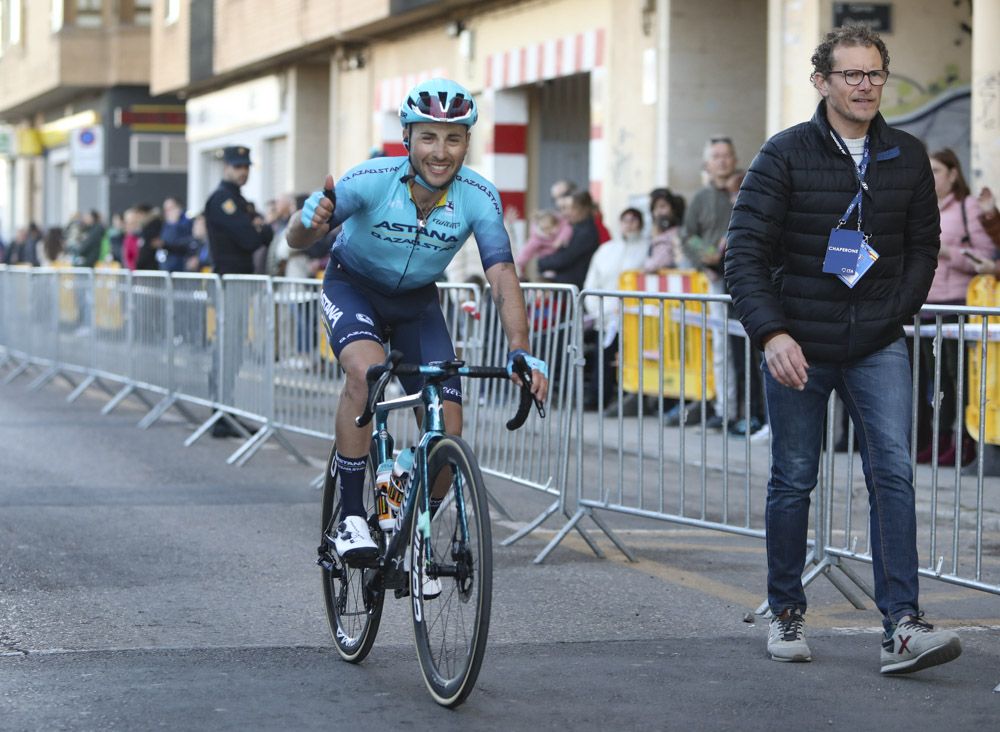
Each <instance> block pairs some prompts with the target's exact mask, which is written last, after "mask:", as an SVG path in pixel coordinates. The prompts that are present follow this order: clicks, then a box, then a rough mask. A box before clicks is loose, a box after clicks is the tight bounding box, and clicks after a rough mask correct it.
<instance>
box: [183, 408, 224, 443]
mask: <svg viewBox="0 0 1000 732" xmlns="http://www.w3.org/2000/svg"><path fill="white" fill-rule="evenodd" d="M223 415H225V412H223V411H220V410H216V411H215V412H212V416H211V417H209V418H208V419H206V420H205V421H204V422H203V423H202V424H201V426H200V427H198V428H197V429H196V430H195V431H194V432H192V433H191V434H190V435H189V436H188V438H187V439H186V440H184V447H191V445H193V444H194V443H196V442H197V441H198V440H200V439H201V437H202V435H204V434H205V433H206V432H208V431H209V430H210V429H212V427H214V426H215V423H216V422H218V421H219V420H220V419H222V417H223Z"/></svg>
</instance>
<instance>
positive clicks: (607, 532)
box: [590, 511, 639, 562]
mask: <svg viewBox="0 0 1000 732" xmlns="http://www.w3.org/2000/svg"><path fill="white" fill-rule="evenodd" d="M590 520H591V521H593V522H594V523H595V524H597V527H598V528H599V529H600V530H601V531H603V532H604V535H605V536H606V537H608V538H609V539H610V540H611V543H612V544H614V545H615V546H616V547H618V551H620V552H621V553H622V554H624V555H625V557H626V558H627V559H628V560H629V561H630V562H637V561H639V560H637V559H636V558H635V555H634V554H632V552H630V551H629V549H628V547H627V546H625V543H624V542H623V541H622V540H621V539H619V538H618V536H617V534H615V532H613V531H612V530H611V529H610V528H608V526H607V525H606V524H605V523H604V522H603V521H601V519H599V518H598V517H597V514H596V513H594V512H593V511H591V512H590Z"/></svg>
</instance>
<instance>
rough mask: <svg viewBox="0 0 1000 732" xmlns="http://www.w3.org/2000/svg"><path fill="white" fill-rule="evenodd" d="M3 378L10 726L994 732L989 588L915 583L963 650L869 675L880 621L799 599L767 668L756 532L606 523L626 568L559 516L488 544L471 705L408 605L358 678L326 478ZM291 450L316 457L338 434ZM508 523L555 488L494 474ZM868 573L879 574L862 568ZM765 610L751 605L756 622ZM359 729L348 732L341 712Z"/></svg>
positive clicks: (4, 650) (3, 644)
mask: <svg viewBox="0 0 1000 732" xmlns="http://www.w3.org/2000/svg"><path fill="white" fill-rule="evenodd" d="M27 382H28V379H27V377H23V376H22V377H20V378H19V379H18V380H16V381H14V382H13V383H12V384H10V385H7V386H0V446H2V449H0V730H4V731H6V730H17V731H18V732H19V731H20V730H142V729H152V728H163V729H171V730H237V729H238V730H282V731H284V732H287V731H290V730H313V729H315V730H334V729H335V730H345V729H359V730H368V729H376V728H379V727H387V726H388V725H393V726H403V727H407V728H413V729H425V728H430V727H432V726H433V727H434V728H435V729H446V730H447V729H511V730H520V729H527V728H532V729H537V730H543V729H566V728H573V729H599V728H600V729H603V728H607V727H608V726H609V725H612V726H614V727H616V728H621V729H638V728H643V729H655V730H660V729H738V730H757V729H760V730H765V729H766V730H772V729H774V728H776V727H788V728H791V729H795V728H800V729H816V728H819V727H826V728H830V729H846V728H855V729H886V730H895V729H901V730H925V729H927V730H940V729H948V730H950V731H957V730H965V729H969V730H971V729H976V730H982V729H995V728H996V725H997V721H996V720H997V719H1000V692H995V691H994V689H995V688H996V687H998V685H1000V660H998V659H1000V600H998V598H997V597H996V596H993V595H988V594H985V593H981V592H976V591H972V590H966V589H963V588H958V587H954V586H949V585H944V584H941V583H937V582H933V581H924V582H923V594H924V604H925V607H926V608H927V610H928V613H929V614H930V615H931V616H932V619H933V620H935V621H936V622H940V623H941V624H943V625H948V626H949V627H955V628H959V629H960V632H961V634H962V638H963V643H964V645H965V652H964V654H963V656H962V657H961V658H960V659H959V660H957V661H956V662H954V663H952V664H950V665H947V666H943V667H940V668H937V669H931V670H928V671H925V672H923V673H921V674H915V675H913V676H910V677H901V678H885V677H882V676H880V675H879V673H878V630H877V626H878V616H877V614H876V613H875V612H874V611H873V610H872V609H868V610H863V611H858V610H855V609H853V608H852V607H851V605H850V604H848V603H847V602H846V601H845V600H844V598H843V597H842V596H841V595H839V594H838V593H837V592H836V591H835V590H834V589H833V588H832V586H831V585H830V584H829V583H827V582H826V581H825V580H823V579H821V580H818V581H817V582H816V583H815V584H814V585H812V586H811V587H810V591H809V595H810V602H811V610H810V614H809V616H808V619H809V628H808V633H809V638H810V644H811V646H812V649H813V654H814V656H815V661H814V662H813V663H811V664H796V665H786V664H778V663H774V662H772V661H770V660H768V659H767V657H766V655H765V653H764V643H765V638H766V632H767V628H766V622H764V621H763V620H762V619H760V618H757V619H756V622H746V621H745V618H746V616H747V613H750V612H751V611H752V610H753V609H754V608H755V607H756V606H757V605H758V604H759V603H760V601H761V599H762V598H761V593H762V587H763V582H764V572H765V570H764V555H763V550H762V547H761V545H760V542H759V541H756V540H751V539H743V538H739V537H730V536H720V535H717V534H712V533H709V532H703V531H698V530H692V529H684V528H672V527H669V526H663V525H658V524H656V523H654V522H651V521H646V520H625V519H619V520H617V521H612V523H613V524H614V525H615V526H616V528H617V529H618V530H619V532H620V533H621V535H622V537H623V538H625V540H626V541H627V542H628V543H629V545H630V546H631V547H632V548H633V550H634V551H635V552H636V554H637V556H638V557H639V560H640V561H639V562H638V563H635V564H632V563H629V562H627V561H625V559H624V558H623V557H622V556H621V555H620V554H618V553H616V552H615V550H614V548H613V547H612V546H611V544H610V543H609V542H607V541H606V540H604V539H602V538H600V537H599V532H595V533H594V534H593V535H594V536H595V538H598V540H599V542H600V544H601V546H602V547H603V548H604V549H605V550H606V552H607V558H605V559H598V558H596V557H594V556H593V554H591V553H590V551H589V550H588V549H587V547H586V545H585V544H584V543H583V542H582V541H581V540H580V538H579V537H576V536H570V537H569V538H568V539H567V540H566V541H565V542H564V543H563V544H562V545H561V546H560V547H559V548H558V549H557V550H556V551H555V552H554V553H553V554H552V555H551V556H550V558H549V559H548V561H547V562H545V563H544V564H542V565H534V564H532V562H531V559H532V558H533V557H534V556H535V555H536V554H537V553H538V551H539V550H540V549H541V547H542V546H544V544H545V543H546V542H547V541H548V539H549V538H551V536H552V534H553V532H554V530H556V529H557V528H558V527H559V521H557V520H556V519H555V518H553V519H550V521H549V522H548V523H546V524H545V527H544V529H543V530H542V531H539V532H536V533H534V534H532V535H531V536H529V537H528V538H526V539H524V540H523V541H521V542H519V543H517V544H515V545H513V546H512V547H506V548H502V547H499V546H497V547H496V548H495V552H494V559H495V564H496V571H495V590H494V610H493V619H492V626H491V630H490V645H489V649H488V651H487V655H486V661H485V663H484V666H483V670H482V673H481V675H480V679H479V684H478V686H477V688H476V690H475V691H474V692H473V694H472V695H471V697H470V698H469V700H468V701H467V702H466V704H465V705H464V706H463V707H461V708H460V709H459V710H457V711H448V710H443V709H441V708H439V707H437V706H436V705H435V704H434V703H433V701H432V700H431V699H430V697H429V695H428V694H427V693H426V690H425V689H424V685H423V681H422V679H421V677H420V673H419V668H418V664H417V660H416V655H415V651H414V649H413V642H412V632H411V629H410V625H409V618H408V616H407V614H406V612H407V608H408V606H407V605H406V604H405V603H404V602H395V601H389V602H387V607H386V614H385V617H384V619H383V624H382V629H381V631H380V634H379V639H378V641H377V642H376V646H375V649H374V650H373V652H372V654H371V656H370V657H369V659H368V660H367V661H366V662H364V663H363V664H361V665H359V666H350V665H348V664H345V663H343V662H342V661H340V660H339V657H338V656H337V654H336V652H335V650H334V649H333V647H332V644H331V642H330V639H329V631H328V629H327V625H326V618H325V613H324V610H323V602H322V597H321V594H320V578H319V570H318V569H317V568H316V567H315V566H314V564H313V558H314V556H315V546H316V542H317V535H318V525H317V524H318V515H319V493H318V492H317V491H315V490H314V489H312V488H310V487H309V482H310V481H311V479H312V478H313V477H315V475H316V474H317V469H316V468H307V467H304V466H302V465H299V464H297V463H295V462H293V461H292V460H290V459H289V458H288V457H287V455H286V454H285V453H284V452H283V451H281V450H280V449H279V448H276V447H270V446H269V447H267V448H265V449H264V450H262V451H261V452H260V453H258V455H257V456H256V457H254V459H253V460H252V461H251V462H250V463H249V464H248V465H247V466H246V467H244V468H234V467H229V466H227V465H226V464H225V458H226V456H227V455H228V454H229V453H230V452H232V450H234V449H235V447H236V446H237V443H236V442H235V441H233V440H221V441H220V440H212V439H210V438H207V437H206V438H204V439H202V440H201V441H199V442H198V443H196V444H195V445H194V446H192V447H190V448H184V447H183V445H182V442H183V440H184V438H185V437H186V436H187V435H188V434H189V433H190V430H189V428H187V426H186V425H185V424H184V423H183V422H182V421H181V420H180V418H179V417H177V416H174V415H170V416H168V417H167V418H165V419H163V420H161V421H160V422H158V423H157V424H156V425H154V426H153V427H152V428H151V429H149V430H146V431H142V430H138V429H136V428H135V426H134V425H135V423H136V422H137V421H138V420H139V418H140V417H141V416H142V414H143V410H142V409H141V408H140V407H141V405H140V404H139V402H137V401H134V400H128V401H127V402H125V403H124V404H123V405H122V406H121V407H119V409H118V410H116V411H115V412H113V413H112V414H111V415H109V416H106V417H103V416H101V415H100V414H99V409H100V407H101V406H102V405H103V404H104V403H105V402H106V397H103V396H102V395H101V394H100V393H99V392H97V391H96V390H92V391H90V392H88V393H87V394H85V395H84V396H83V397H82V398H81V399H80V400H78V401H77V402H76V403H74V404H67V403H66V402H65V396H66V394H67V393H68V391H69V390H68V388H67V387H66V386H64V385H60V384H52V385H49V386H46V387H45V388H44V389H42V390H41V391H39V392H35V393H28V392H26V391H25V388H24V387H25V385H26V384H27ZM297 444H299V445H300V447H302V449H304V450H306V451H307V452H308V454H309V455H310V456H311V457H314V458H315V459H316V460H317V461H318V460H320V459H321V458H322V457H323V451H324V449H325V447H324V446H323V445H321V444H319V443H318V442H308V441H301V442H298V443H297ZM490 487H491V490H493V491H495V492H496V493H497V495H498V496H500V497H502V498H503V500H504V503H505V504H506V505H507V506H508V508H510V509H512V510H513V512H514V514H515V521H496V522H495V523H494V534H495V536H496V537H497V539H500V538H503V537H504V536H506V535H508V534H510V533H511V532H512V531H513V530H514V529H516V528H517V526H518V525H519V523H520V522H523V521H527V520H529V519H530V518H531V517H533V516H534V515H536V514H537V513H538V512H539V511H540V510H541V508H542V507H543V506H544V505H545V504H546V503H547V502H548V501H547V500H546V499H545V497H543V496H540V495H537V494H534V493H532V492H530V491H528V490H526V489H524V488H521V487H517V486H513V485H510V484H506V483H504V482H502V481H497V480H491V482H490ZM859 572H860V573H862V574H863V575H865V576H867V574H868V569H867V568H866V567H864V566H860V567H859ZM751 617H752V616H751ZM348 725H353V726H348Z"/></svg>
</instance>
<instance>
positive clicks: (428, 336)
mask: <svg viewBox="0 0 1000 732" xmlns="http://www.w3.org/2000/svg"><path fill="white" fill-rule="evenodd" d="M478 115H479V112H478V108H477V105H476V102H475V100H474V99H473V97H472V95H471V94H470V93H469V92H468V91H467V90H466V89H465V88H463V87H462V86H460V85H459V84H457V83H455V82H454V81H450V80H447V79H431V80H429V81H426V82H421V83H419V84H417V85H416V86H415V87H414V88H413V89H412V90H411V91H410V93H409V94H407V96H406V98H405V99H404V100H403V103H402V104H401V105H400V108H399V120H400V123H401V124H402V126H403V144H404V146H405V147H406V150H407V153H408V154H407V156H405V157H389V158H385V157H383V158H375V159H371V160H368V161H366V162H364V163H362V164H360V165H358V166H356V167H354V168H352V169H351V170H349V171H347V173H345V174H344V176H343V177H342V178H341V179H340V180H339V181H338V182H337V186H336V189H335V190H334V184H333V177H332V176H327V177H326V181H325V190H323V191H316V192H315V193H313V194H312V195H310V196H309V198H308V199H307V200H306V202H305V204H304V205H303V207H302V210H301V213H298V214H297V215H295V216H293V217H292V223H291V224H290V226H289V227H288V232H287V240H288V245H289V246H290V247H292V248H293V249H304V248H306V247H308V246H309V245H310V244H312V243H314V242H316V241H317V240H319V239H320V238H321V237H323V236H324V235H325V234H327V233H328V232H329V231H330V229H331V228H333V227H336V226H339V225H341V224H342V225H343V226H342V228H341V230H340V233H339V234H338V235H337V238H336V240H335V241H334V243H333V246H332V247H331V250H330V262H329V265H328V266H327V269H326V276H325V278H324V280H323V293H322V296H321V303H322V306H323V312H324V314H325V321H324V322H325V324H326V329H327V335H328V337H329V340H330V345H331V347H332V349H333V352H334V354H335V355H336V357H337V360H338V361H339V362H340V365H341V367H342V368H343V369H344V371H345V373H346V375H347V380H346V384H345V387H344V390H343V393H342V395H341V397H340V403H339V404H338V405H337V416H336V425H335V429H336V440H337V456H336V461H337V471H338V472H339V474H340V481H341V497H342V500H341V506H342V508H341V516H340V519H341V522H340V524H339V526H338V527H337V535H336V537H335V538H334V548H335V550H336V551H337V553H338V554H339V555H340V556H341V558H343V559H344V560H345V561H348V562H351V563H355V562H357V561H363V560H366V559H369V558H371V557H372V556H374V555H375V554H376V553H377V550H378V548H377V546H376V544H375V542H374V541H373V540H372V538H371V534H370V532H369V529H368V524H367V521H366V517H365V509H364V505H363V499H364V496H363V490H364V476H365V470H366V462H367V459H368V448H369V444H370V440H371V432H370V428H359V427H357V426H356V425H355V424H354V417H355V416H357V415H358V414H360V413H361V412H362V410H363V409H364V406H365V401H366V399H367V397H368V385H367V382H366V381H365V372H366V370H367V369H368V367H369V366H371V365H373V364H377V363H381V362H382V361H383V360H384V358H385V350H384V345H383V337H384V335H386V334H388V335H389V337H390V341H391V346H392V347H393V348H395V349H398V350H400V351H402V352H403V354H404V361H405V362H407V363H428V362H430V361H444V360H448V359H453V358H455V349H454V346H453V345H452V342H451V338H450V336H449V334H448V329H447V326H446V324H445V320H444V315H443V313H442V312H441V308H440V305H439V303H438V293H437V287H436V285H435V282H436V281H437V280H439V279H441V277H442V275H443V273H444V270H445V267H447V266H448V263H449V262H450V261H451V260H452V258H453V257H454V256H455V254H456V253H457V252H458V250H459V248H460V247H461V246H462V244H464V243H465V241H466V239H468V237H469V235H470V234H474V235H475V237H476V244H477V246H478V247H479V256H480V258H481V260H482V264H483V269H484V271H485V273H486V279H487V280H488V281H489V283H490V285H491V287H492V292H493V299H494V302H495V303H496V307H497V310H498V312H499V315H500V322H501V325H502V326H503V329H504V333H505V334H506V336H507V340H508V343H509V345H510V349H511V350H510V352H509V353H508V355H507V370H508V372H511V367H512V364H513V360H514V358H515V356H517V355H523V356H525V358H526V360H527V362H528V364H529V366H530V367H531V369H532V374H531V376H532V385H531V391H532V394H533V396H534V397H535V398H536V399H538V400H540V401H542V400H544V399H545V396H546V392H547V390H548V380H547V367H546V364H545V363H544V362H543V361H541V360H539V359H536V358H534V357H532V356H531V355H530V354H529V353H528V349H529V344H528V322H527V317H526V315H525V308H524V297H523V295H522V294H521V286H520V283H519V281H518V278H517V272H516V270H515V268H514V258H513V256H512V254H511V248H510V239H509V237H508V235H507V231H506V229H505V228H504V225H503V209H502V208H501V205H500V196H499V194H498V193H497V190H496V187H495V186H494V185H493V184H492V183H491V182H489V181H488V180H486V179H485V178H483V177H482V176H480V175H479V174H477V173H475V172H474V171H472V170H470V169H469V168H466V167H465V166H464V165H463V163H464V161H465V155H466V153H467V151H468V149H469V137H470V134H471V132H470V131H471V128H472V126H473V125H474V124H475V123H476V119H477V117H478ZM387 329H388V333H387ZM511 379H512V380H513V381H514V382H515V383H517V384H519V385H520V383H521V382H520V379H519V378H518V376H517V375H516V374H515V373H513V372H511ZM401 381H402V382H403V387H404V389H406V392H407V393H410V394H413V393H416V392H417V391H419V390H420V388H421V385H422V384H421V381H420V378H419V377H416V378H413V377H409V378H406V379H401ZM442 391H443V393H444V401H445V403H444V415H445V424H446V425H447V427H448V431H449V432H451V433H453V434H461V431H462V406H461V405H462V393H461V382H460V380H459V379H458V377H455V378H453V379H450V380H449V381H447V382H445V383H444V384H443V389H442ZM442 498H443V496H434V495H433V493H432V496H431V505H432V509H433V507H434V504H435V502H440V500H441V499H442Z"/></svg>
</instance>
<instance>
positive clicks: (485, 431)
mask: <svg viewBox="0 0 1000 732" xmlns="http://www.w3.org/2000/svg"><path fill="white" fill-rule="evenodd" d="M522 289H523V291H524V298H525V307H526V311H527V316H528V338H529V343H530V346H531V352H532V353H533V354H534V355H535V356H537V357H538V358H541V359H543V360H544V361H546V362H547V363H548V364H549V370H550V371H549V379H550V383H549V399H548V403H547V404H546V409H547V410H548V414H547V416H546V418H545V419H540V418H539V415H538V414H537V413H535V412H534V411H533V412H532V415H531V416H530V417H529V418H528V421H527V422H526V423H525V425H524V426H523V427H521V429H519V430H517V431H516V432H509V431H508V430H507V429H506V427H505V426H504V425H505V422H506V421H507V419H509V418H510V417H511V416H512V415H513V413H514V411H515V410H516V407H517V400H518V398H519V395H518V393H517V391H516V390H515V388H514V387H513V385H512V384H510V383H501V382H499V381H495V380H492V381H485V382H479V383H478V384H476V383H475V382H473V384H474V385H473V386H472V387H471V388H473V389H476V391H475V392H473V393H469V392H468V390H466V399H465V401H466V404H470V405H471V411H472V415H471V420H470V422H471V424H472V429H467V432H470V433H471V437H470V440H471V442H472V444H473V445H474V446H475V448H476V456H477V458H478V459H479V462H480V467H481V468H482V469H483V472H485V473H489V474H491V475H497V476H500V477H503V478H506V479H508V480H512V481H514V482H516V483H519V484H521V485H524V486H527V487H529V488H532V489H534V490H538V491H541V492H543V493H546V494H548V495H550V496H552V497H553V499H554V500H553V502H552V504H551V505H549V506H548V508H546V509H545V511H543V512H542V513H541V514H540V515H539V516H538V517H537V518H535V519H534V520H533V521H531V522H530V523H529V524H528V525H527V526H526V527H525V528H524V529H522V530H521V531H518V532H517V533H516V534H514V535H513V536H511V537H509V538H507V539H506V540H505V541H503V542H502V545H504V546H506V545H509V544H511V543H513V542H515V541H517V540H519V539H521V538H523V537H524V536H526V535H527V534H529V533H530V532H532V531H533V530H534V529H535V528H536V527H537V526H539V525H541V523H542V522H544V521H545V520H546V519H547V518H548V517H549V516H551V515H552V514H554V513H555V512H556V511H562V512H563V513H566V510H567V509H566V505H565V496H564V494H563V491H562V486H563V485H564V484H565V475H564V473H565V469H566V464H567V457H568V451H569V449H570V431H571V428H572V422H571V419H570V417H571V413H572V408H573V379H574V372H575V369H574V364H575V360H576V351H575V347H574V341H573V333H574V323H575V322H576V319H577V314H576V307H577V302H576V292H577V291H576V288H575V287H573V286H571V285H536V284H524V285H522ZM481 312H482V315H481V321H480V323H481V327H482V349H483V351H482V361H481V362H482V363H483V364H493V365H495V364H504V363H506V360H507V358H506V357H507V348H508V345H507V340H506V337H505V336H504V333H503V329H502V327H501V322H500V315H499V312H498V311H497V308H496V306H495V304H494V303H493V298H492V297H491V295H490V291H489V290H487V292H486V294H484V296H483V306H482V311H481ZM492 500H493V501H494V504H495V505H497V507H498V510H500V512H501V513H503V514H504V515H506V516H509V515H510V513H509V512H508V511H507V510H506V509H505V508H504V507H503V506H502V505H500V504H499V502H498V501H497V499H496V497H495V496H493V497H492ZM580 533H581V535H582V536H583V537H584V539H585V540H586V541H587V542H588V543H589V544H590V545H591V546H592V547H593V548H594V550H595V551H600V550H599V549H598V547H597V545H596V544H595V543H593V541H592V540H591V539H590V537H589V536H588V535H587V534H586V533H585V532H583V531H582V530H581V531H580Z"/></svg>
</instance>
